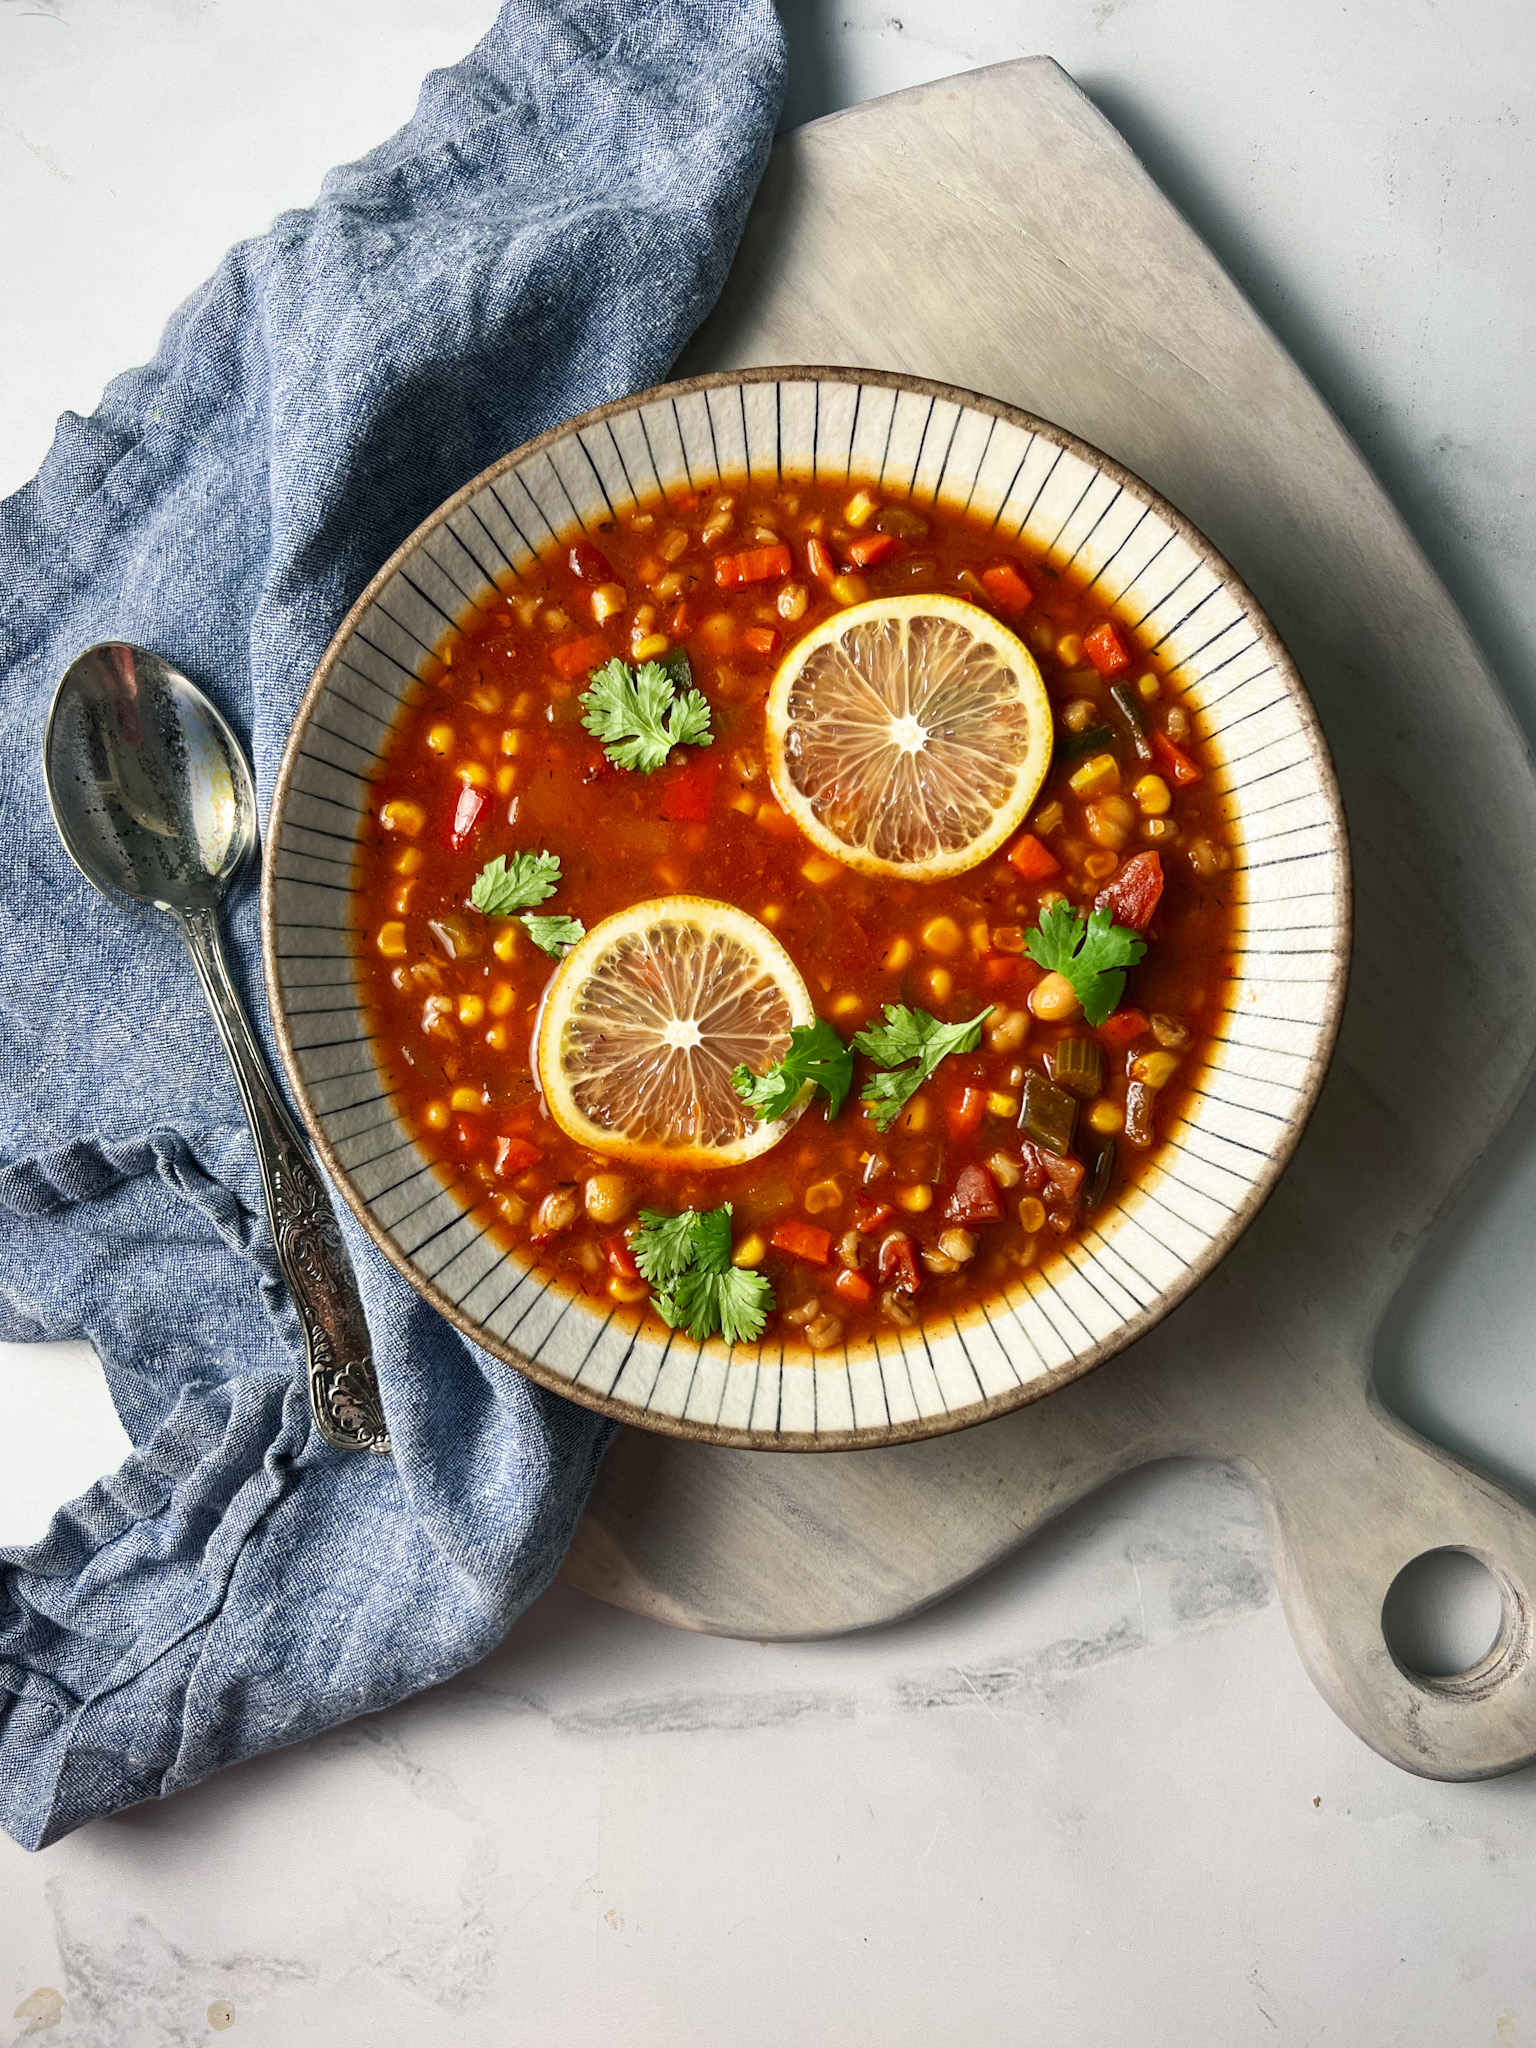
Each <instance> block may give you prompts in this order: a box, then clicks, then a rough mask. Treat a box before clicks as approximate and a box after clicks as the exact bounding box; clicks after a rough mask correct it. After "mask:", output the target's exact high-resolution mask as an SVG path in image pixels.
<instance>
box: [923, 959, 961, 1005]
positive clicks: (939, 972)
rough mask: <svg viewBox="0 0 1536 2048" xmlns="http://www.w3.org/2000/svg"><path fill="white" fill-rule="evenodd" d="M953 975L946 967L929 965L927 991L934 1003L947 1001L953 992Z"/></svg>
mask: <svg viewBox="0 0 1536 2048" xmlns="http://www.w3.org/2000/svg"><path fill="white" fill-rule="evenodd" d="M954 988H955V977H954V976H953V975H952V974H951V973H950V971H949V969H948V968H947V967H931V968H929V970H928V993H929V995H931V996H932V997H933V1000H934V1001H935V1002H936V1003H947V1002H948V1001H949V999H950V997H951V995H953V993H954Z"/></svg>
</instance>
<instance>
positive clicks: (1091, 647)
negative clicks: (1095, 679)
mask: <svg viewBox="0 0 1536 2048" xmlns="http://www.w3.org/2000/svg"><path fill="white" fill-rule="evenodd" d="M1083 652H1084V654H1086V655H1087V657H1088V659H1089V660H1090V661H1091V662H1092V663H1093V665H1094V667H1095V668H1096V669H1097V670H1098V672H1099V674H1100V675H1101V676H1117V675H1119V673H1120V671H1121V669H1123V668H1129V667H1130V665H1131V657H1130V656H1129V655H1128V654H1127V653H1126V651H1125V642H1124V641H1123V640H1122V639H1121V638H1120V635H1119V634H1118V633H1117V632H1116V631H1115V629H1114V627H1113V626H1112V625H1111V624H1110V622H1109V620H1108V619H1106V620H1105V621H1104V623H1103V625H1102V626H1095V627H1094V629H1093V631H1092V632H1091V633H1085V634H1084V635H1083Z"/></svg>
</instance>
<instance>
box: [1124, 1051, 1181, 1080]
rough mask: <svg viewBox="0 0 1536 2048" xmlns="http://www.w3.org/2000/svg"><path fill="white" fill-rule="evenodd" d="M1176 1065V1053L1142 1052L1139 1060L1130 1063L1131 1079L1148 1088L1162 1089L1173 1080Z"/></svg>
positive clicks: (1177, 1062)
mask: <svg viewBox="0 0 1536 2048" xmlns="http://www.w3.org/2000/svg"><path fill="white" fill-rule="evenodd" d="M1178 1064H1179V1061H1178V1055H1177V1054H1176V1053H1171V1052H1144V1053H1143V1054H1142V1055H1141V1057H1140V1059H1135V1060H1132V1061H1131V1079H1132V1080H1133V1081H1140V1082H1142V1083H1143V1084H1144V1085H1145V1086H1146V1087H1148V1088H1162V1087H1165V1086H1166V1085H1167V1083H1168V1082H1169V1081H1171V1080H1172V1079H1173V1076H1174V1072H1175V1070H1176V1068H1177V1067H1178Z"/></svg>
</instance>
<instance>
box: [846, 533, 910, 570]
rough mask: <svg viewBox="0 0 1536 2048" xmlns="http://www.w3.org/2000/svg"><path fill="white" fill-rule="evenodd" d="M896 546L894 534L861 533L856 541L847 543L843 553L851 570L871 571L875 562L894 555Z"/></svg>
mask: <svg viewBox="0 0 1536 2048" xmlns="http://www.w3.org/2000/svg"><path fill="white" fill-rule="evenodd" d="M897 546H898V542H897V539H896V536H895V534H894V533H861V534H860V535H859V537H858V539H857V540H851V541H849V543H848V545H847V547H845V548H844V549H843V553H844V554H845V555H846V556H847V557H848V561H849V565H850V566H851V567H852V568H855V569H873V568H874V567H875V565H876V563H877V562H883V561H884V560H885V559H886V557H887V556H888V555H891V554H894V552H895V550H896V548H897Z"/></svg>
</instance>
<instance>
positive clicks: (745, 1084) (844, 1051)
mask: <svg viewBox="0 0 1536 2048" xmlns="http://www.w3.org/2000/svg"><path fill="white" fill-rule="evenodd" d="M807 1081H809V1082H811V1083H813V1084H814V1086H816V1087H817V1088H819V1089H820V1090H821V1091H822V1093H823V1094H824V1095H825V1096H826V1098H827V1121H828V1123H830V1122H831V1121H832V1119H833V1117H835V1116H836V1115H837V1112H838V1111H839V1110H840V1109H841V1108H842V1106H843V1104H844V1102H845V1101H846V1100H847V1099H848V1090H849V1089H850V1088H851V1087H852V1086H853V1049H852V1047H851V1046H846V1045H844V1043H843V1041H842V1040H841V1039H840V1038H839V1037H838V1035H837V1033H836V1032H835V1031H834V1030H833V1029H832V1026H831V1025H830V1024H829V1023H828V1022H827V1020H826V1018H825V1017H818V1018H817V1019H816V1022H815V1023H814V1024H796V1025H795V1026H794V1028H793V1029H792V1030H791V1032H790V1034H789V1049H788V1051H787V1052H786V1053H785V1054H784V1056H783V1057H782V1058H781V1059H776V1060H775V1061H774V1062H773V1063H772V1065H771V1066H770V1067H769V1068H768V1071H767V1072H766V1073H765V1074H754V1073H753V1071H752V1069H751V1068H750V1067H746V1066H742V1067H738V1068H737V1069H736V1071H735V1073H734V1074H732V1076H731V1085H732V1086H733V1087H734V1088H735V1090H736V1093H737V1094H738V1095H739V1096H740V1097H741V1099H742V1101H743V1102H747V1103H750V1104H751V1106H752V1107H753V1108H754V1109H755V1110H756V1111H757V1113H758V1115H759V1116H760V1117H761V1118H762V1120H763V1122H764V1123H769V1124H771V1123H774V1122H776V1121H777V1120H778V1118H780V1117H781V1116H783V1115H784V1114H785V1112H786V1111H787V1110H788V1109H789V1107H790V1105H791V1104H792V1103H793V1102H794V1101H795V1098H796V1097H797V1096H798V1095H799V1093H800V1091H801V1089H802V1088H803V1087H804V1086H805V1084H806V1082H807Z"/></svg>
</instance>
